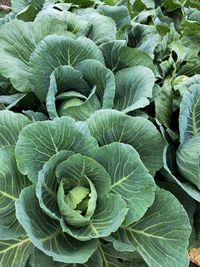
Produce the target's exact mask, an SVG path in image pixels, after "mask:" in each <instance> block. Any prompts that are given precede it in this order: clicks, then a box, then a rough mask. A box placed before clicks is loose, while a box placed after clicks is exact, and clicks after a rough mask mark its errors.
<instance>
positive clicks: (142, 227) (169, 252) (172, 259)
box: [123, 189, 191, 267]
mask: <svg viewBox="0 0 200 267" xmlns="http://www.w3.org/2000/svg"><path fill="white" fill-rule="evenodd" d="M161 207H162V208H161ZM172 207H173V209H172ZM123 229H124V231H125V233H126V234H127V237H128V239H129V240H130V242H132V243H133V245H134V246H135V247H136V249H137V251H138V252H139V253H140V255H141V256H142V257H143V259H144V260H145V261H146V263H147V264H148V266H149V267H160V266H162V267H165V266H166V267H179V266H180V265H181V266H183V267H188V264H189V259H188V254H187V246H188V239H189V236H190V233H191V227H190V223H189V219H188V216H187V213H186V211H185V210H184V209H183V207H182V205H181V204H180V203H179V202H178V200H177V199H176V198H175V197H174V196H173V195H172V194H171V193H169V192H168V191H165V190H163V189H157V193H156V199H155V201H154V204H153V205H152V207H151V208H150V209H149V210H148V211H147V213H146V214H145V216H144V217H143V218H142V219H141V220H140V221H138V222H136V223H135V224H133V225H131V226H129V227H124V228H123Z"/></svg>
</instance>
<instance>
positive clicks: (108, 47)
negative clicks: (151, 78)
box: [101, 41, 155, 71]
mask: <svg viewBox="0 0 200 267" xmlns="http://www.w3.org/2000/svg"><path fill="white" fill-rule="evenodd" d="M101 51H102V53H103V55H104V59H105V63H106V66H107V67H108V68H109V69H111V70H112V71H118V70H120V69H123V68H128V67H133V66H137V65H142V66H146V67H148V68H150V69H151V70H152V71H154V70H155V67H154V65H153V61H152V59H151V57H150V56H149V55H148V54H147V53H145V52H143V51H141V50H139V49H137V48H130V47H126V46H125V42H124V41H111V42H108V43H105V44H103V45H101Z"/></svg>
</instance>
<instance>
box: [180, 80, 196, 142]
mask: <svg viewBox="0 0 200 267" xmlns="http://www.w3.org/2000/svg"><path fill="white" fill-rule="evenodd" d="M179 130H180V141H181V143H183V142H184V141H186V140H188V139H190V138H191V137H192V136H197V135H200V85H191V86H190V87H189V89H188V90H187V91H186V92H185V94H184V95H183V99H182V101H181V104H180V116H179Z"/></svg>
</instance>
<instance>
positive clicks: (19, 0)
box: [11, 0, 45, 13]
mask: <svg viewBox="0 0 200 267" xmlns="http://www.w3.org/2000/svg"><path fill="white" fill-rule="evenodd" d="M44 2H45V0H29V1H28V3H27V1H26V0H11V4H12V11H13V12H14V13H19V12H20V11H21V10H22V9H24V8H25V7H27V6H28V5H30V4H34V5H35V6H36V7H37V9H39V10H40V9H41V8H42V6H43V4H44Z"/></svg>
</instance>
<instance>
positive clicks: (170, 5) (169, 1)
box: [162, 0, 186, 12]
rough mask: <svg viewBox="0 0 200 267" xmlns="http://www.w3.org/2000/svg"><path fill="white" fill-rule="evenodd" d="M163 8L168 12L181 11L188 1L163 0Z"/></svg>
mask: <svg viewBox="0 0 200 267" xmlns="http://www.w3.org/2000/svg"><path fill="white" fill-rule="evenodd" d="M162 2H163V4H162V5H163V6H164V7H165V8H166V10H167V11H168V12H170V11H173V10H176V9H179V8H181V7H183V6H184V4H185V3H186V0H162Z"/></svg>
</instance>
